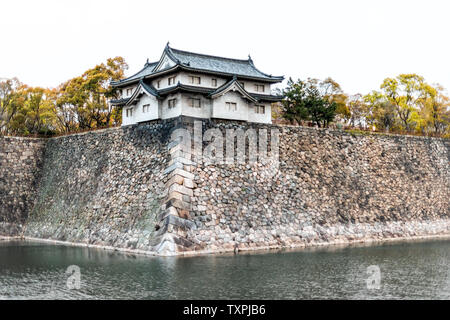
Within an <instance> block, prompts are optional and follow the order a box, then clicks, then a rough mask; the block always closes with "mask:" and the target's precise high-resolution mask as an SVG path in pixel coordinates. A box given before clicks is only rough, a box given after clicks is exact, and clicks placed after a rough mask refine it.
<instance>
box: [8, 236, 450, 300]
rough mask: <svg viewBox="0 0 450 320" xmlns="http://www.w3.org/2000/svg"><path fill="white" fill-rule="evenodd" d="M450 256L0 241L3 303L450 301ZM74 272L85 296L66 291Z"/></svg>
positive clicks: (362, 249) (445, 245) (399, 247)
mask: <svg viewBox="0 0 450 320" xmlns="http://www.w3.org/2000/svg"><path fill="white" fill-rule="evenodd" d="M449 249H450V241H449V240H435V241H422V242H404V243H390V244H382V245H376V246H357V247H341V248H339V247H333V248H331V247H328V248H316V249H308V250H302V251H298V250H297V251H284V252H267V253H258V254H238V255H218V256H217V255H216V256H197V257H147V256H135V255H127V254H123V253H118V252H111V251H105V250H98V249H89V248H82V247H70V246H59V245H49V244H42V243H36V242H24V241H1V242H0V299H450V250H449ZM73 265H75V266H77V267H79V270H80V277H79V279H80V282H79V285H80V289H76V288H72V289H69V287H68V284H67V283H68V278H70V277H71V274H68V273H66V271H67V268H68V267H69V266H73ZM370 266H378V267H379V270H380V283H379V285H380V287H379V289H376V288H368V285H367V279H368V278H369V277H371V275H370V274H369V273H368V267H370ZM72 276H73V275H72Z"/></svg>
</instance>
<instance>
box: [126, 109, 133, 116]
mask: <svg viewBox="0 0 450 320" xmlns="http://www.w3.org/2000/svg"><path fill="white" fill-rule="evenodd" d="M131 116H133V109H127V117H131Z"/></svg>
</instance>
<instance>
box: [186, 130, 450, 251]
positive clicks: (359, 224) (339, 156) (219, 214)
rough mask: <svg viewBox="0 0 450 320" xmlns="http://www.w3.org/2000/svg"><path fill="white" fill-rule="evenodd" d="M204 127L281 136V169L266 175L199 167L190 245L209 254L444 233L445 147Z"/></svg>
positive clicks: (448, 213) (449, 179)
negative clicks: (194, 242) (197, 244)
mask: <svg viewBox="0 0 450 320" xmlns="http://www.w3.org/2000/svg"><path fill="white" fill-rule="evenodd" d="M209 128H219V129H220V130H221V132H222V133H223V136H225V134H224V132H225V130H226V129H236V128H241V129H243V130H247V129H248V128H254V129H256V130H259V129H269V131H270V129H271V128H272V129H276V130H279V168H278V170H275V171H274V173H273V175H267V172H266V171H267V168H266V167H264V166H261V165H260V164H259V163H257V164H255V165H249V164H241V165H239V164H235V165H229V164H227V165H217V164H215V165H209V166H197V167H196V169H195V183H196V186H195V189H194V196H193V198H192V200H193V201H192V204H193V209H192V212H191V216H192V219H193V221H195V223H196V225H197V229H196V230H194V231H192V232H191V237H193V238H195V239H197V240H198V241H200V242H201V243H203V245H204V249H205V250H207V251H208V250H209V251H217V250H219V251H221V250H234V249H235V248H236V249H239V250H251V249H255V248H268V247H271V248H279V247H295V246H303V245H308V244H313V243H316V244H317V243H348V242H350V241H355V240H356V241H369V240H382V239H385V238H396V237H405V238H408V237H423V236H429V235H443V234H447V235H450V201H449V196H450V165H449V158H450V152H449V151H450V141H449V140H444V139H435V138H425V137H412V136H397V135H379V134H377V135H375V134H367V135H355V134H351V133H347V132H343V131H331V130H325V129H314V128H305V127H277V126H264V125H249V124H239V123H230V122H208V123H207V124H206V125H204V126H203V132H204V131H205V130H206V129H209ZM247 153H248V151H247ZM247 155H248V154H247Z"/></svg>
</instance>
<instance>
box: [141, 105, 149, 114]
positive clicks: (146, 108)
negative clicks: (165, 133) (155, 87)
mask: <svg viewBox="0 0 450 320" xmlns="http://www.w3.org/2000/svg"><path fill="white" fill-rule="evenodd" d="M149 111H150V105H149V104H144V105H143V106H142V112H143V113H147V112H149Z"/></svg>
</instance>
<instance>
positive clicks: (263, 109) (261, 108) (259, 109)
mask: <svg viewBox="0 0 450 320" xmlns="http://www.w3.org/2000/svg"><path fill="white" fill-rule="evenodd" d="M255 113H259V114H264V113H266V106H261V105H256V106H255Z"/></svg>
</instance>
